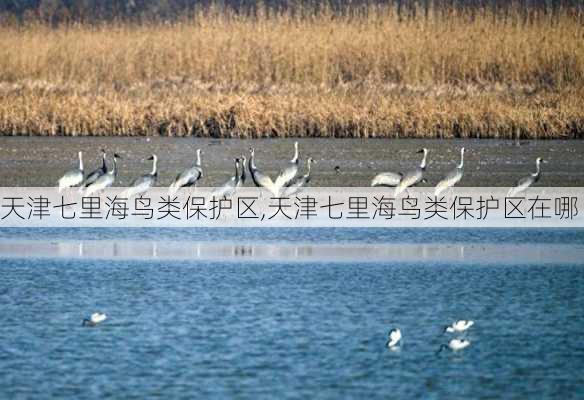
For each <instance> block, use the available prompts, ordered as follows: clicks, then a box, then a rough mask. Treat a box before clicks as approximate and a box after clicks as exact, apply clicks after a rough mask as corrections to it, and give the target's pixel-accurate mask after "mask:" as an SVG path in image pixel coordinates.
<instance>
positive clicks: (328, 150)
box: [0, 137, 584, 187]
mask: <svg viewBox="0 0 584 400" xmlns="http://www.w3.org/2000/svg"><path fill="white" fill-rule="evenodd" d="M293 142H294V140H293V139H286V140H284V139H261V140H239V139H221V140H219V139H201V138H169V137H154V138H135V137H129V138H128V137H77V138H71V137H0V186H53V185H55V184H56V182H57V180H58V179H59V178H60V177H61V175H62V174H63V173H64V172H65V171H67V170H69V169H71V168H72V167H73V166H75V165H76V162H77V152H78V151H84V152H85V162H86V170H87V171H88V172H89V171H91V170H93V169H94V168H96V167H97V166H98V165H99V164H100V163H101V161H100V160H99V158H100V155H99V154H98V153H99V150H100V149H102V148H104V149H106V150H107V151H108V152H109V153H110V155H111V153H113V152H114V151H115V152H117V153H119V154H120V155H121V156H122V157H123V159H122V160H121V162H120V175H119V180H118V183H117V184H116V185H117V186H125V185H128V184H130V183H131V182H132V181H133V179H134V178H136V177H137V176H139V175H142V174H145V173H147V172H149V171H150V168H151V166H150V162H148V161H144V158H146V157H148V156H149V155H150V154H151V153H156V154H157V155H158V156H159V159H160V163H159V164H160V165H159V166H160V176H159V185H160V186H168V185H169V184H170V182H171V181H172V179H173V178H174V177H175V176H176V174H177V173H178V172H180V171H182V170H183V169H185V168H187V167H189V166H190V165H191V164H192V163H193V162H194V153H195V149H196V148H198V147H200V148H202V149H203V152H204V154H203V166H204V174H205V177H204V179H203V180H202V181H201V185H202V186H217V185H220V184H223V183H224V182H226V181H227V180H228V179H229V177H230V176H232V174H233V172H232V171H233V158H235V157H239V156H241V155H242V154H244V155H246V156H247V155H248V154H249V153H248V148H249V147H250V146H253V147H255V148H256V149H257V151H256V158H257V166H258V167H259V168H260V169H262V170H263V171H264V172H267V173H269V174H270V175H271V176H272V177H275V176H276V174H277V173H278V171H279V170H280V169H281V168H283V167H284V166H285V165H286V161H287V160H289V159H290V158H292V155H293ZM299 143H300V152H301V159H303V160H305V159H306V158H307V157H308V156H312V157H313V158H314V159H316V160H317V162H318V164H316V165H314V168H313V180H312V182H311V184H312V185H313V186H341V187H344V186H357V187H358V186H369V184H370V183H371V179H372V178H373V177H374V176H375V175H377V174H378V173H379V172H386V171H393V172H399V171H408V170H410V169H412V168H414V167H415V166H416V165H418V164H419V162H420V155H419V154H416V150H418V149H419V148H421V147H427V148H428V149H429V150H430V153H429V156H428V157H429V158H428V160H429V164H428V168H427V172H426V175H427V176H426V177H427V179H428V183H427V185H429V186H434V185H436V183H437V182H438V181H439V180H440V179H442V177H443V176H444V175H445V174H447V173H448V172H449V171H451V170H452V169H453V168H454V166H455V165H456V163H458V161H459V154H460V153H459V151H460V148H461V147H462V146H464V147H465V148H466V150H467V151H466V154H465V175H464V177H463V179H462V181H461V182H460V186H483V187H488V186H491V187H492V186H506V187H507V186H512V185H513V184H514V183H515V182H516V181H517V180H518V179H520V178H522V177H524V176H527V175H528V174H529V173H531V172H533V171H534V170H535V159H536V158H537V157H543V158H544V159H545V160H547V161H548V163H547V164H544V165H543V167H542V170H543V175H542V178H541V180H540V182H539V183H538V185H539V186H584V157H582V154H584V142H583V141H560V140H553V141H525V142H523V141H522V142H521V143H516V142H514V141H505V140H472V139H463V140H416V139H399V140H391V139H342V140H341V139H299ZM335 166H339V167H340V168H341V173H336V172H335V170H334V167H335ZM249 184H251V182H250V183H249Z"/></svg>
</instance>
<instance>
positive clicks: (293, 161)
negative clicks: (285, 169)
mask: <svg viewBox="0 0 584 400" xmlns="http://www.w3.org/2000/svg"><path fill="white" fill-rule="evenodd" d="M290 162H291V163H292V164H297V163H298V142H294V158H292V160H290Z"/></svg>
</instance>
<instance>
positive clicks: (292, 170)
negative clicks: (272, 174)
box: [274, 142, 299, 190]
mask: <svg viewBox="0 0 584 400" xmlns="http://www.w3.org/2000/svg"><path fill="white" fill-rule="evenodd" d="M298 163H299V157H298V142H294V157H292V159H291V160H290V164H289V165H288V166H287V167H286V168H285V169H284V170H283V171H282V172H280V175H278V177H277V178H276V181H275V182H274V185H275V186H276V187H277V188H278V190H280V189H282V188H283V187H286V186H288V185H289V184H290V182H292V180H293V179H294V178H295V177H296V174H298Z"/></svg>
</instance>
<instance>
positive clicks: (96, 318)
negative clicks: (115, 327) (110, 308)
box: [81, 312, 107, 327]
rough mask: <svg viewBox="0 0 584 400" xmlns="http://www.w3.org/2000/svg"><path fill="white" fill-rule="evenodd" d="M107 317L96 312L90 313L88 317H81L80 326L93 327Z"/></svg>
mask: <svg viewBox="0 0 584 400" xmlns="http://www.w3.org/2000/svg"><path fill="white" fill-rule="evenodd" d="M106 319H107V315H105V314H102V313H99V312H96V313H93V314H91V316H90V317H89V318H83V322H81V326H91V327H94V326H96V325H98V324H100V323H102V322H103V321H105V320H106Z"/></svg>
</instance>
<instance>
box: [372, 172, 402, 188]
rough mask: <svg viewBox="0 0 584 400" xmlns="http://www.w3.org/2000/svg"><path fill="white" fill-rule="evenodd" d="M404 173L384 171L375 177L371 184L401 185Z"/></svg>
mask: <svg viewBox="0 0 584 400" xmlns="http://www.w3.org/2000/svg"><path fill="white" fill-rule="evenodd" d="M402 177H403V175H402V174H401V173H400V172H397V173H396V172H382V173H380V174H378V175H376V176H375V178H373V180H372V181H371V186H372V187H374V186H385V187H393V186H397V185H399V183H400V181H401V180H402Z"/></svg>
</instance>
